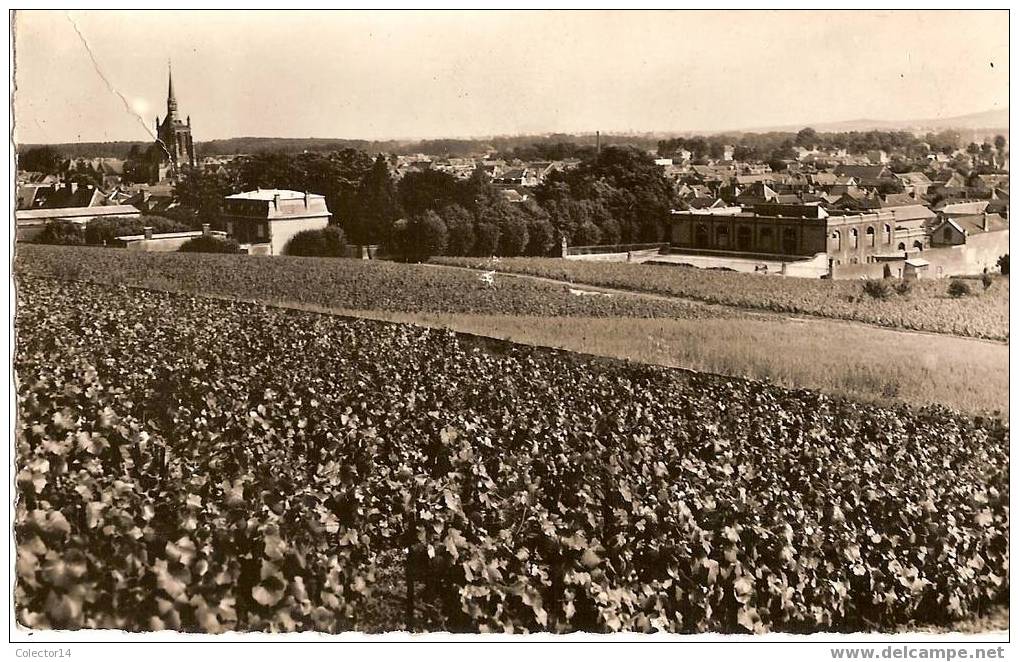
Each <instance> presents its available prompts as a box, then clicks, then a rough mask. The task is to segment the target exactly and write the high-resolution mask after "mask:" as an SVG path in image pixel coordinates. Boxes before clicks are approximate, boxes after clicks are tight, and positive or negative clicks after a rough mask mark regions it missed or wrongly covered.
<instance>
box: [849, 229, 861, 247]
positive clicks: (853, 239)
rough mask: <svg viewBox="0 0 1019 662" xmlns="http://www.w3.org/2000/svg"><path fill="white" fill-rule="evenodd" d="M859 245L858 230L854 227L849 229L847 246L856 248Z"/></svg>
mask: <svg viewBox="0 0 1019 662" xmlns="http://www.w3.org/2000/svg"><path fill="white" fill-rule="evenodd" d="M859 245H860V232H859V231H858V230H857V229H856V228H852V229H851V230H850V231H849V247H850V248H857V247H859Z"/></svg>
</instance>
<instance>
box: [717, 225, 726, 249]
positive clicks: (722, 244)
mask: <svg viewBox="0 0 1019 662" xmlns="http://www.w3.org/2000/svg"><path fill="white" fill-rule="evenodd" d="M715 244H717V245H718V247H719V248H728V246H729V228H728V227H726V226H724V225H719V226H718V228H716V229H715Z"/></svg>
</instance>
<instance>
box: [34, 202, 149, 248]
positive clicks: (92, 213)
mask: <svg viewBox="0 0 1019 662" xmlns="http://www.w3.org/2000/svg"><path fill="white" fill-rule="evenodd" d="M112 216H122V217H127V218H137V217H138V216H141V211H140V210H139V209H138V208H137V207H133V206H131V205H101V206H96V207H64V208H57V209H18V210H17V211H15V212H14V227H15V232H14V238H15V241H31V240H33V239H35V238H36V237H37V236H38V235H39V233H41V232H42V230H43V228H45V227H46V224H47V223H49V222H51V221H71V222H72V223H75V224H77V225H80V226H83V227H84V226H85V225H86V224H88V222H89V221H91V220H92V219H95V218H108V217H112Z"/></svg>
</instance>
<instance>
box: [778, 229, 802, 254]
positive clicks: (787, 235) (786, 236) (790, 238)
mask: <svg viewBox="0 0 1019 662" xmlns="http://www.w3.org/2000/svg"><path fill="white" fill-rule="evenodd" d="M797 248H798V246H797V237H796V228H785V229H784V230H782V252H784V253H786V254H787V255H788V254H793V253H796V252H797Z"/></svg>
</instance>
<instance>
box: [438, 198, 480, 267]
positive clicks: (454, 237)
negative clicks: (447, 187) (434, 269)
mask: <svg viewBox="0 0 1019 662" xmlns="http://www.w3.org/2000/svg"><path fill="white" fill-rule="evenodd" d="M439 216H441V217H442V221H443V222H444V223H445V224H446V255H470V254H471V252H472V251H473V250H474V217H473V216H472V215H471V213H470V212H469V211H467V210H466V209H464V208H463V207H461V206H460V205H455V204H454V205H449V206H447V207H443V209H442V211H440V212H439Z"/></svg>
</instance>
